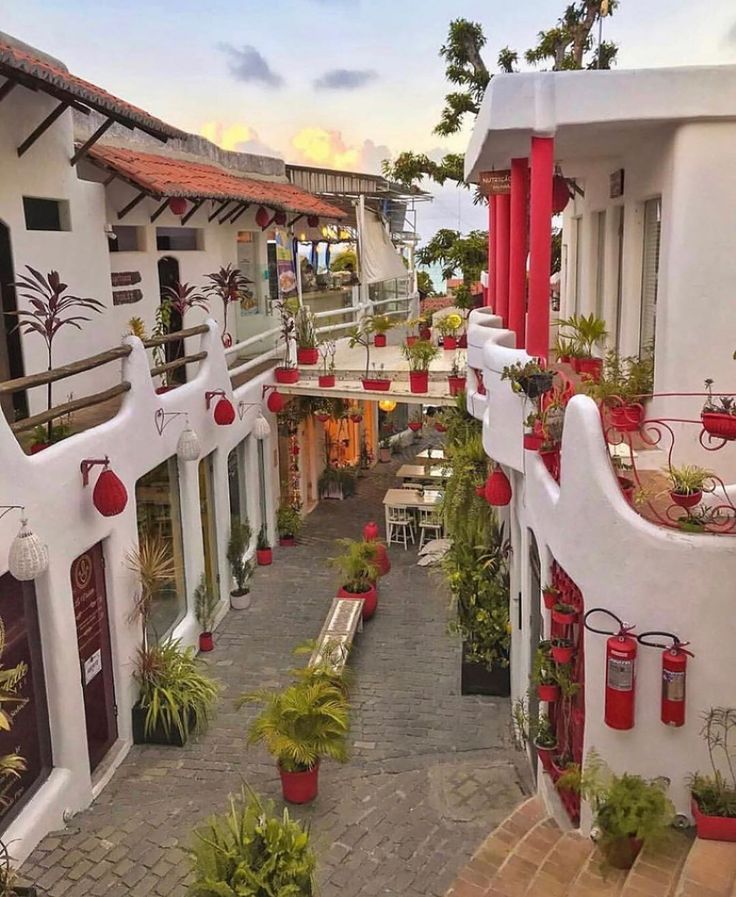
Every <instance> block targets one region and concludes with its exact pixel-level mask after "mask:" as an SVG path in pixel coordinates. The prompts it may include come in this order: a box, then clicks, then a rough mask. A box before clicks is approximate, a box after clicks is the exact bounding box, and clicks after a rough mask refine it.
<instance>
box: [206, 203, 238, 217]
mask: <svg viewBox="0 0 736 897" xmlns="http://www.w3.org/2000/svg"><path fill="white" fill-rule="evenodd" d="M231 202H232V200H231V199H226V200H225V202H224V203H223V204H222V205H221V206H218V208H216V209H215V211H214V212H213V213H212V214H211V215H209V216H208V217H207V220H208V221H214V220H215V218H217V216H218V215H219V214H220V212H222V210H223V209H224V208H225V206H229V205H230V203H231Z"/></svg>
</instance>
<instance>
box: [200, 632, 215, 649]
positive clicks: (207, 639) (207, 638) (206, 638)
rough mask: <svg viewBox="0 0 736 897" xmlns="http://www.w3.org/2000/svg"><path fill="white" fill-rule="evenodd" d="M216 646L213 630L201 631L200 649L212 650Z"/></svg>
mask: <svg viewBox="0 0 736 897" xmlns="http://www.w3.org/2000/svg"><path fill="white" fill-rule="evenodd" d="M214 647H215V640H214V639H213V638H212V633H211V632H200V633H199V650H200V651H212V649H213V648H214Z"/></svg>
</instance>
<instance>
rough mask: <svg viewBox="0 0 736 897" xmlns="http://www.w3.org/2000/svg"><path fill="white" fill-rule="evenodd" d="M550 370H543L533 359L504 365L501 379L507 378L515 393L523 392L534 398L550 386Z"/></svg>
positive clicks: (551, 376)
mask: <svg viewBox="0 0 736 897" xmlns="http://www.w3.org/2000/svg"><path fill="white" fill-rule="evenodd" d="M552 378H553V374H552V371H548V370H545V369H544V368H543V367H542V366H541V365H540V364H539V362H538V361H535V360H534V359H532V360H530V361H527V362H524V363H523V364H522V362H520V361H517V362H516V363H515V364H509V365H506V367H505V368H504V369H503V371H502V372H501V379H502V380H508V381H509V383H510V384H511V389H512V390H513V391H514V392H516V393H522V392H523V393H525V394H526V395H527V396H529V398H531V399H535V398H537V397H538V396H540V395H541V394H542V393H544V392H547V391H548V390H550V389H551V388H552Z"/></svg>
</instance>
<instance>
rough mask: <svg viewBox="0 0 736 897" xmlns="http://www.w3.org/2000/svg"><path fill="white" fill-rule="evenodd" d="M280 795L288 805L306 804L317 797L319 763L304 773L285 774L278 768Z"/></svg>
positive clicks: (285, 772)
mask: <svg viewBox="0 0 736 897" xmlns="http://www.w3.org/2000/svg"><path fill="white" fill-rule="evenodd" d="M279 775H280V776H281V793H282V794H283V795H284V800H285V801H288V802H289V803H290V804H308V803H309V802H310V801H312V800H314V799H315V797H317V790H318V788H319V761H318V762H317V763H315V764H314V766H313V767H312V768H311V769H306V770H304V772H287V771H286V770H285V769H282V768H281V766H279Z"/></svg>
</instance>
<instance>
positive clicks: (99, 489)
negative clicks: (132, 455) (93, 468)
mask: <svg viewBox="0 0 736 897" xmlns="http://www.w3.org/2000/svg"><path fill="white" fill-rule="evenodd" d="M92 503H93V504H94V506H95V507H96V508H97V510H98V511H99V512H100V514H102V516H103V517H117V515H118V514H122V513H123V511H124V510H125V506H126V505H127V504H128V490H127V489H126V488H125V484H124V483H123V481H122V480H121V479H120V477H119V476H118V475H117V474H116V473H114V472H113V471H112V470H110V469H109V468H105V470H103V471H102V473H101V474H100V475H99V477H98V478H97V482H96V483H95V488H94V489H93V490H92Z"/></svg>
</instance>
